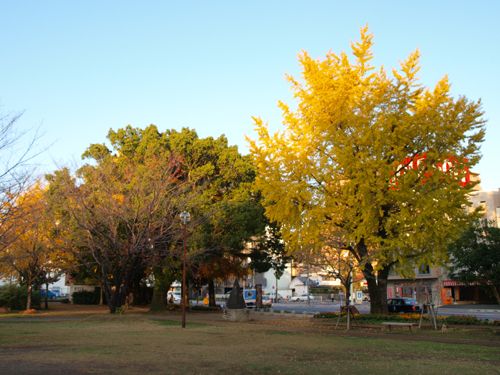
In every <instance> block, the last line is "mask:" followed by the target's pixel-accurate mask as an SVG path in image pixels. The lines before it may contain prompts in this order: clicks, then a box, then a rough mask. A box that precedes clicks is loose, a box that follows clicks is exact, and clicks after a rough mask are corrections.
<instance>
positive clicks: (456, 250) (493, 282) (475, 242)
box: [449, 222, 500, 303]
mask: <svg viewBox="0 0 500 375" xmlns="http://www.w3.org/2000/svg"><path fill="white" fill-rule="evenodd" d="M449 251H450V261H451V266H450V276H451V277H452V278H453V279H456V280H460V281H463V282H465V283H476V284H480V285H484V286H488V287H489V288H490V289H491V291H492V292H493V295H494V296H495V299H496V301H497V303H500V229H499V228H496V227H493V226H490V225H483V224H481V223H479V222H476V223H474V224H473V225H471V226H470V227H469V228H468V229H467V230H466V231H465V232H464V233H463V235H462V236H461V237H460V238H459V239H458V240H457V241H456V242H454V243H453V244H451V246H450V248H449Z"/></svg>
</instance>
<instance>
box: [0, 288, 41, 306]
mask: <svg viewBox="0 0 500 375" xmlns="http://www.w3.org/2000/svg"><path fill="white" fill-rule="evenodd" d="M27 299H28V288H27V287H25V286H18V285H4V286H1V287H0V307H7V308H8V309H10V310H24V309H25V308H26V302H27ZM31 307H32V308H40V292H39V291H33V292H32V294H31Z"/></svg>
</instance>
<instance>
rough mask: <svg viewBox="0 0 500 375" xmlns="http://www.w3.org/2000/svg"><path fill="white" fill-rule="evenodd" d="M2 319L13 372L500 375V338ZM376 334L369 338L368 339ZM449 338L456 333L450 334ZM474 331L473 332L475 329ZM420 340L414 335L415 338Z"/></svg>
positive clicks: (3, 361) (204, 323) (214, 317)
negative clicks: (473, 338) (467, 339)
mask: <svg viewBox="0 0 500 375" xmlns="http://www.w3.org/2000/svg"><path fill="white" fill-rule="evenodd" d="M178 318H179V315H178V314H175V313H171V314H165V315H153V314H144V313H142V314H133V315H132V314H126V315H123V316H110V315H103V314H100V315H99V314H90V315H88V316H81V317H78V318H76V319H72V320H63V319H62V318H61V319H59V320H57V319H52V320H50V319H44V318H40V319H38V320H35V321H25V320H24V319H18V320H9V321H8V322H5V321H4V322H3V321H2V320H1V319H0V369H2V371H1V372H2V373H3V374H45V373H51V374H67V373H71V374H102V373H106V374H138V373H144V374H146V373H147V374H156V373H157V374H221V373H226V372H228V373H231V374H279V373H281V374H346V373H348V374H364V375H365V374H387V373H398V374H406V373H407V374H410V373H411V374H413V373H426V374H478V373H481V374H482V375H485V374H498V373H499V371H498V369H499V367H500V359H499V358H500V349H499V345H498V344H499V343H500V337H499V336H495V335H494V334H493V333H491V332H489V333H488V335H489V336H488V337H487V339H486V338H485V333H484V332H483V333H479V334H478V333H475V334H476V335H478V336H477V341H464V338H463V337H462V336H461V335H459V334H455V333H450V334H446V336H443V334H437V333H431V332H422V333H418V334H413V335H411V334H409V333H406V332H403V331H401V332H396V333H391V334H382V333H380V332H379V331H376V332H375V331H373V332H372V331H369V330H362V329H357V330H354V331H352V332H350V333H346V332H345V331H334V330H333V329H331V327H325V326H324V325H318V324H317V323H315V322H314V321H313V320H309V319H304V318H302V319H294V318H292V317H286V318H285V317H283V318H281V317H280V318H278V317H265V318H264V317H260V318H257V319H256V320H255V321H253V322H249V323H229V322H225V321H222V320H221V319H220V314H213V313H212V314H210V313H209V314H205V313H196V314H194V313H193V314H190V315H189V317H188V328H187V329H185V330H183V329H182V328H180V327H179V321H178ZM365 336H367V337H365ZM442 337H446V338H447V339H446V340H444V342H443V340H442V339H441V338H442ZM467 337H468V338H470V337H471V333H470V332H468V333H467ZM407 339H410V340H407Z"/></svg>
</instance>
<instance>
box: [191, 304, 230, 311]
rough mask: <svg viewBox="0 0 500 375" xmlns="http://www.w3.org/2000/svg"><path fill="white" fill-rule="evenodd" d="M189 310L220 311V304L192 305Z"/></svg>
mask: <svg viewBox="0 0 500 375" xmlns="http://www.w3.org/2000/svg"><path fill="white" fill-rule="evenodd" d="M189 309H190V310H191V311H221V310H222V309H221V307H220V306H202V305H193V306H191V307H190V308H189Z"/></svg>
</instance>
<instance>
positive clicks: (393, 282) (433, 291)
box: [387, 185, 500, 305]
mask: <svg viewBox="0 0 500 375" xmlns="http://www.w3.org/2000/svg"><path fill="white" fill-rule="evenodd" d="M477 187H478V190H476V191H474V192H473V193H472V194H471V196H470V201H471V203H472V208H476V207H482V209H483V211H484V218H485V219H486V220H488V222H490V223H493V225H495V226H497V227H498V228H500V189H498V190H495V191H482V190H479V189H480V188H479V185H477ZM393 297H410V298H416V299H417V301H418V302H419V303H424V302H427V301H428V302H432V303H434V304H436V305H447V304H453V303H460V302H463V303H467V302H476V303H477V302H484V301H487V302H489V301H490V296H488V294H487V293H485V290H484V288H481V287H480V286H479V285H469V284H465V283H462V282H459V281H456V280H451V279H450V278H449V277H448V271H447V269H446V267H423V268H421V269H415V277H413V278H404V277H402V276H400V275H398V274H397V273H395V272H391V273H390V274H389V278H388V282H387V298H393Z"/></svg>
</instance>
